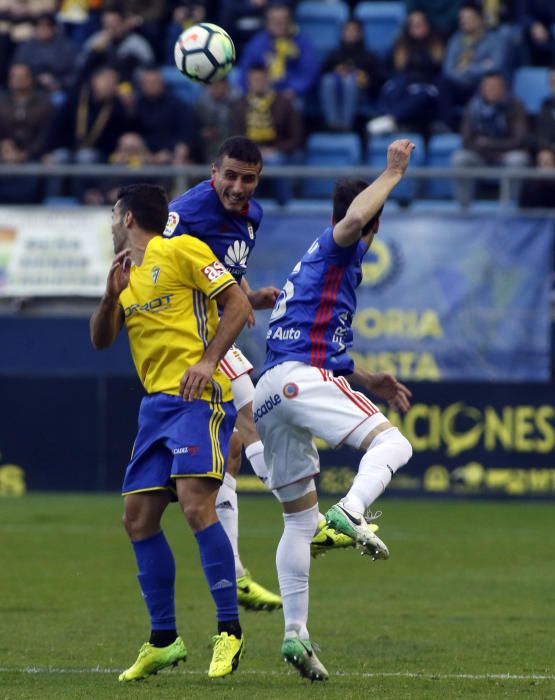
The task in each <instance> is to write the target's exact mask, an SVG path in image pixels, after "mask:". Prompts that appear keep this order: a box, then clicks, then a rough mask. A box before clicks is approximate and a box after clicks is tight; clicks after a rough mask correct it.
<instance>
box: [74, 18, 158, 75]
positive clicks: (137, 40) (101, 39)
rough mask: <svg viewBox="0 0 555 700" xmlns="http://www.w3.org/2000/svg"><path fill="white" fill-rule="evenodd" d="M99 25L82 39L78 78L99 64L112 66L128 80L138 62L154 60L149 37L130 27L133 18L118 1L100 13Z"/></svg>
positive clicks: (137, 66)
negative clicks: (87, 36) (88, 36)
mask: <svg viewBox="0 0 555 700" xmlns="http://www.w3.org/2000/svg"><path fill="white" fill-rule="evenodd" d="M101 20H102V29H101V30H100V31H99V32H96V33H95V34H93V35H92V36H91V37H90V39H88V40H87V41H86V42H85V45H84V46H83V52H82V55H81V57H80V59H81V65H80V75H81V78H82V79H83V78H85V79H86V78H87V77H88V76H89V75H90V74H91V72H93V71H94V70H96V69H97V68H99V67H101V66H110V67H111V68H115V69H116V70H117V71H118V72H119V74H120V76H121V78H122V80H127V81H130V80H131V79H132V78H133V75H134V72H135V70H136V69H137V68H139V67H141V66H147V65H151V64H152V63H154V52H153V50H152V48H151V46H150V44H149V43H148V41H147V40H146V39H145V38H144V37H142V36H140V34H137V32H134V31H133V24H134V23H133V20H132V19H131V18H130V17H129V16H128V15H126V14H125V12H124V10H123V7H122V6H121V5H111V6H109V7H108V8H106V9H105V10H103V12H102V15H101Z"/></svg>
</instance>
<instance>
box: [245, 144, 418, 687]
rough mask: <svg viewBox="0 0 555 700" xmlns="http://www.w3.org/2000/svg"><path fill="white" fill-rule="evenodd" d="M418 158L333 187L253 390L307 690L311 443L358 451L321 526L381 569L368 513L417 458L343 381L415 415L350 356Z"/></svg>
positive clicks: (317, 666)
mask: <svg viewBox="0 0 555 700" xmlns="http://www.w3.org/2000/svg"><path fill="white" fill-rule="evenodd" d="M413 148H414V145H413V144H412V143H411V142H410V141H408V140H404V139H403V140H398V141H394V142H393V143H392V144H391V145H390V146H389V149H388V155H387V168H386V169H385V171H384V172H383V173H382V174H381V175H380V176H379V177H378V178H377V179H376V180H375V181H374V182H373V183H372V184H371V185H370V186H367V184H366V183H364V182H361V181H353V180H346V181H342V182H340V183H338V185H337V187H336V190H335V193H334V201H333V226H331V227H330V228H327V229H326V230H325V231H324V232H323V233H322V235H321V236H320V237H319V238H317V239H316V241H314V243H313V244H312V245H311V247H310V248H309V249H308V251H307V252H306V253H305V255H304V256H303V258H302V259H301V260H300V261H299V262H298V263H297V265H296V266H295V268H294V269H293V271H292V272H291V274H290V275H289V277H288V279H287V282H286V283H285V286H284V287H283V289H282V291H281V293H280V296H279V297H278V300H277V302H276V304H275V306H274V310H273V313H272V316H271V318H270V325H269V329H268V334H267V353H266V361H265V364H264V368H263V375H262V376H261V378H260V380H259V382H258V385H257V387H256V391H255V400H254V416H255V421H256V426H257V429H258V432H259V434H260V436H261V438H262V440H263V442H264V448H265V457H266V464H267V467H268V482H269V486H270V488H272V489H273V491H274V493H275V495H276V497H277V498H278V500H279V501H280V502H281V504H282V507H283V511H284V531H283V535H282V538H281V540H280V543H279V546H278V549H277V555H276V563H277V569H278V578H279V584H280V589H281V595H282V599H283V613H284V617H285V638H284V641H283V645H282V654H283V657H284V659H285V660H286V661H288V662H289V663H291V664H293V665H294V666H295V667H296V668H297V670H298V671H299V672H300V674H301V675H302V676H305V677H307V678H310V679H311V680H325V679H327V677H328V673H327V671H326V669H325V668H324V666H323V665H322V663H321V662H320V661H319V660H318V658H317V657H316V654H315V653H314V650H313V648H312V645H311V642H310V636H309V633H308V629H307V622H308V578H309V570H310V544H311V539H312V536H313V533H314V529H315V527H316V524H317V520H318V498H317V494H316V489H315V484H314V477H315V476H316V475H317V474H318V472H319V459H318V452H317V450H316V448H315V446H314V442H313V437H314V436H317V437H320V438H323V439H324V440H326V441H327V442H328V443H329V444H330V445H332V446H333V447H337V446H339V445H343V444H347V445H350V446H352V447H355V448H357V449H360V450H362V451H363V453H364V455H363V457H362V460H361V462H360V466H359V469H358V473H357V475H356V477H355V479H354V482H353V485H352V487H351V489H350V490H349V492H348V493H347V495H346V496H345V498H343V499H342V500H341V501H340V502H339V503H337V504H336V505H334V506H332V508H330V510H329V511H328V512H327V514H326V520H327V521H328V524H329V526H330V527H332V528H333V529H334V530H336V531H338V532H340V533H342V534H343V535H344V536H346V537H348V538H350V539H351V540H352V541H353V542H354V543H356V544H357V546H358V547H359V548H360V549H361V550H362V551H363V553H367V554H370V555H371V556H372V558H374V559H387V558H388V556H389V551H388V549H387V547H386V545H385V544H384V543H383V542H382V540H381V539H380V538H379V537H377V536H376V535H375V534H374V532H373V531H372V529H371V528H369V527H368V523H367V520H366V518H365V514H366V511H367V508H368V507H369V506H370V505H371V504H372V503H373V502H374V501H375V500H376V499H377V498H378V497H379V496H380V495H381V494H382V493H383V491H384V489H385V488H386V486H387V485H388V484H389V482H390V480H391V477H392V475H393V474H394V473H395V472H396V471H397V469H399V468H400V467H402V466H403V465H404V464H406V463H407V462H408V460H409V459H410V457H411V454H412V448H411V445H410V443H409V442H408V441H407V440H406V439H405V438H404V437H403V436H402V435H401V433H400V432H399V430H398V429H397V428H395V427H394V426H393V425H392V424H391V423H390V422H389V421H388V420H387V418H386V417H385V416H384V415H383V414H382V413H381V412H380V411H379V409H378V408H377V407H376V406H375V405H374V404H373V403H372V402H371V401H370V400H369V399H368V398H367V397H366V395H365V394H363V393H361V392H358V391H353V389H351V386H350V384H349V382H348V381H347V378H350V379H352V380H354V381H355V382H357V383H358V384H361V385H362V386H363V387H364V388H365V389H366V390H367V391H369V392H371V393H373V394H375V395H376V396H378V397H379V398H382V399H384V400H387V401H388V402H389V404H390V405H391V406H392V407H394V408H396V409H398V410H406V409H407V408H408V406H409V396H410V392H409V390H408V389H407V388H406V387H405V386H404V385H403V384H401V383H400V382H398V381H397V380H396V379H395V378H394V377H392V376H391V375H390V374H386V373H377V374H370V373H369V372H366V371H365V370H362V369H361V368H358V367H356V366H355V364H354V362H353V360H352V359H351V358H350V356H349V354H348V348H349V347H350V345H351V344H352V339H353V336H352V330H351V322H352V318H353V315H354V313H355V310H356V288H357V286H358V285H359V284H360V281H361V278H362V275H361V262H362V259H363V257H364V254H365V253H366V251H367V250H368V248H369V246H370V244H371V243H372V239H373V237H374V235H375V234H376V233H377V232H378V226H379V216H380V213H381V210H382V208H383V205H384V203H385V201H386V199H387V197H388V195H389V193H390V192H391V190H392V189H393V188H394V187H395V185H396V184H397V183H398V182H399V180H400V179H401V177H402V176H403V174H404V172H405V170H406V168H407V166H408V163H409V160H410V154H411V152H412V150H413Z"/></svg>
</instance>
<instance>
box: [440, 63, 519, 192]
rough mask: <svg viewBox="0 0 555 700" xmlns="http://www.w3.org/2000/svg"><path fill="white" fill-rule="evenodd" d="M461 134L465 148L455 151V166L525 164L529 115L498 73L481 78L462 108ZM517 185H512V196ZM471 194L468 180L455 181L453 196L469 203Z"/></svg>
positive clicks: (517, 165)
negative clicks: (469, 99)
mask: <svg viewBox="0 0 555 700" xmlns="http://www.w3.org/2000/svg"><path fill="white" fill-rule="evenodd" d="M462 137H463V145H464V149H463V150H460V151H455V153H454V154H453V156H452V163H453V165H454V166H455V167H479V166H487V165H498V166H499V165H504V166H507V167H509V168H510V167H516V168H518V167H525V166H526V165H528V162H529V157H528V152H527V150H526V146H527V138H528V117H527V114H526V109H525V107H524V105H523V104H522V103H521V102H520V101H519V100H518V99H516V98H515V97H512V96H511V95H510V94H509V93H508V90H507V85H506V82H505V78H504V76H503V75H502V74H501V73H491V74H489V75H486V76H484V77H483V78H482V82H481V83H480V89H479V92H478V94H477V95H476V96H475V97H474V98H473V99H472V100H471V101H470V102H469V104H468V106H467V107H466V109H465V113H464V118H463V126H462ZM517 190H518V187H517V186H516V185H515V187H514V189H513V195H514V196H516V193H517ZM473 193H474V183H473V182H472V181H470V180H462V179H461V180H459V181H458V182H457V192H456V197H457V199H458V201H459V202H460V203H461V205H462V206H468V204H469V202H470V200H471V198H472V196H473Z"/></svg>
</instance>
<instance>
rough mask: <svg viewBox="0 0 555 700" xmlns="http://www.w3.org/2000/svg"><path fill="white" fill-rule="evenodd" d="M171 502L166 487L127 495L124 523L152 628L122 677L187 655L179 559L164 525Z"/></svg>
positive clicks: (141, 673) (153, 669)
mask: <svg viewBox="0 0 555 700" xmlns="http://www.w3.org/2000/svg"><path fill="white" fill-rule="evenodd" d="M169 502H170V494H169V492H168V491H166V490H160V491H152V492H146V493H133V494H129V495H127V496H125V510H124V518H123V523H124V526H125V530H126V532H127V534H128V536H129V539H130V540H131V544H132V545H133V550H134V552H135V557H136V560H137V569H138V576H137V578H138V580H139V585H140V587H141V591H142V594H143V598H144V600H145V603H146V605H147V608H148V612H149V615H150V628H151V632H150V639H149V641H148V642H147V643H146V644H143V646H142V647H141V649H140V651H139V656H138V658H137V660H136V661H135V663H134V664H133V665H132V666H131V667H130V668H128V669H127V670H126V671H124V672H123V673H122V674H121V675H120V676H119V680H120V681H133V680H141V679H143V678H146V677H147V676H150V675H152V674H153V673H157V672H158V671H160V670H161V669H163V668H166V667H167V666H172V665H173V666H176V665H177V663H178V662H179V661H185V660H186V658H187V650H186V648H185V644H184V642H183V640H182V639H181V637H178V635H177V629H176V621H175V605H174V587H175V562H174V558H173V554H172V551H171V549H170V546H169V545H168V543H167V541H166V538H165V536H164V533H163V531H162V529H161V525H160V520H161V517H162V514H163V512H164V511H165V509H166V507H167V505H168V503H169Z"/></svg>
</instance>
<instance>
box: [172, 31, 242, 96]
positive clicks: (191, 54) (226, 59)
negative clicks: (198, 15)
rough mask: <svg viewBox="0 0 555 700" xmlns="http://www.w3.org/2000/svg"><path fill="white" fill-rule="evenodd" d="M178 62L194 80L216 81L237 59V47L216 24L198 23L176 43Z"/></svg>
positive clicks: (227, 71)
mask: <svg viewBox="0 0 555 700" xmlns="http://www.w3.org/2000/svg"><path fill="white" fill-rule="evenodd" d="M174 57H175V65H176V66H177V68H178V69H179V70H180V71H181V73H183V75H185V76H187V78H189V79H190V80H194V81H195V82H198V83H215V82H217V81H218V80H221V79H222V78H223V77H224V76H225V75H227V73H229V71H230V70H231V67H232V66H233V64H234V62H235V46H234V45H233V41H232V40H231V37H230V36H229V34H228V33H227V32H226V31H224V30H223V29H222V28H221V27H218V26H217V25H216V24H209V23H208V22H202V23H201V24H194V25H193V26H192V27H189V29H186V30H185V31H184V32H183V33H182V34H180V36H179V38H178V40H177V41H176V42H175V49H174Z"/></svg>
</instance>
